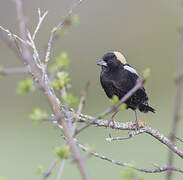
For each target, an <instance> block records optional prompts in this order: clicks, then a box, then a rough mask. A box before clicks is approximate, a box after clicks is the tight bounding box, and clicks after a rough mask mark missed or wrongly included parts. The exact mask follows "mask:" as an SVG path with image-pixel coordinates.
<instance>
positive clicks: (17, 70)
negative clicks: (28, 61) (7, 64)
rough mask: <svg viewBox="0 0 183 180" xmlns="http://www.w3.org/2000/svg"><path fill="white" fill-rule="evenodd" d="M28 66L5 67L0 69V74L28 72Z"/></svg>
mask: <svg viewBox="0 0 183 180" xmlns="http://www.w3.org/2000/svg"><path fill="white" fill-rule="evenodd" d="M28 72H29V69H28V67H14V68H6V69H2V70H0V75H9V74H17V73H28Z"/></svg>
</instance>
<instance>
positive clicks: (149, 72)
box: [143, 68, 151, 79]
mask: <svg viewBox="0 0 183 180" xmlns="http://www.w3.org/2000/svg"><path fill="white" fill-rule="evenodd" d="M150 75H151V69H150V68H147V69H145V70H144V72H143V76H144V78H145V79H147V78H149V77H150Z"/></svg>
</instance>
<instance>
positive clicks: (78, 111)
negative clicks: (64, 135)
mask: <svg viewBox="0 0 183 180" xmlns="http://www.w3.org/2000/svg"><path fill="white" fill-rule="evenodd" d="M89 86H90V82H89V81H88V82H87V83H86V86H85V88H84V91H83V92H82V94H81V98H80V102H79V105H78V110H77V112H76V114H75V116H74V122H73V123H74V124H73V132H72V134H73V135H76V127H77V121H78V119H79V115H80V114H81V112H82V110H83V107H84V105H85V103H86V95H87V93H88V89H89ZM77 132H78V131H77Z"/></svg>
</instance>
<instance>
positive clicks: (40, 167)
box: [35, 165, 46, 175]
mask: <svg viewBox="0 0 183 180" xmlns="http://www.w3.org/2000/svg"><path fill="white" fill-rule="evenodd" d="M45 171H46V168H44V167H43V166H42V165H38V167H37V170H36V172H35V174H39V175H42V174H44V172H45Z"/></svg>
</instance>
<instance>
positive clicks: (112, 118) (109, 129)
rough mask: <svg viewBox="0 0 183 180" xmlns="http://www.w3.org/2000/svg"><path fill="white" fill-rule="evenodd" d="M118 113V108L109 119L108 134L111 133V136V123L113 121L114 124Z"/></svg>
mask: <svg viewBox="0 0 183 180" xmlns="http://www.w3.org/2000/svg"><path fill="white" fill-rule="evenodd" d="M117 113H118V110H117V111H115V112H114V114H113V115H112V116H111V118H110V119H109V121H108V124H107V125H108V134H109V137H110V138H111V128H110V124H111V122H112V123H113V125H114V117H115V116H116V114H117Z"/></svg>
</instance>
